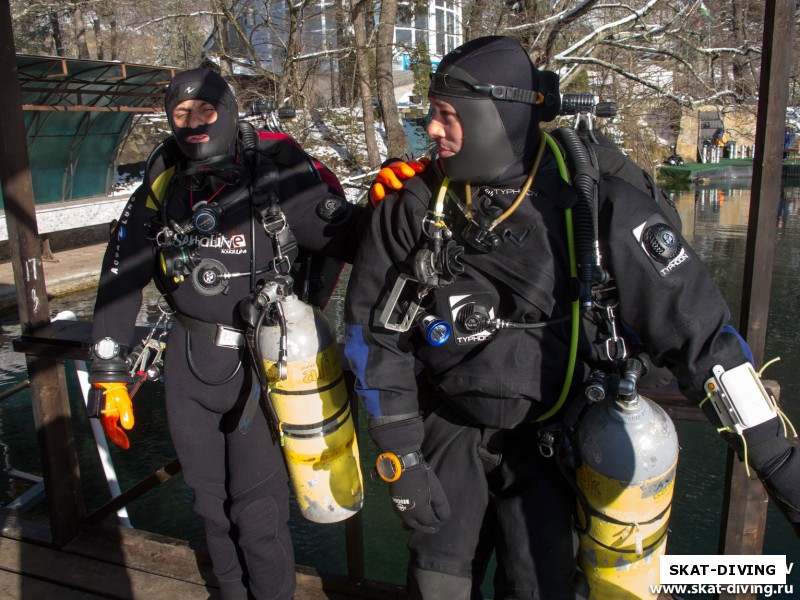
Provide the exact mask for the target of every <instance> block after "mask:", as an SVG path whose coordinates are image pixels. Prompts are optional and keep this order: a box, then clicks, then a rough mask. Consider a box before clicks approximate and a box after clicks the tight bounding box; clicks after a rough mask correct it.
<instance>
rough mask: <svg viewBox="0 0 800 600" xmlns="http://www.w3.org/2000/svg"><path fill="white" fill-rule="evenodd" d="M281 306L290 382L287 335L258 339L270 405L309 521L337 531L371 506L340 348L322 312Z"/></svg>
mask: <svg viewBox="0 0 800 600" xmlns="http://www.w3.org/2000/svg"><path fill="white" fill-rule="evenodd" d="M278 302H280V304H281V306H280V308H281V310H282V312H283V315H284V318H285V322H286V338H285V340H286V351H287V354H286V361H287V362H286V373H285V374H286V376H285V378H281V373H280V364H279V359H280V354H279V352H280V345H281V327H279V326H278V325H273V326H268V327H267V326H265V327H260V328H259V331H258V335H257V339H256V343H257V344H258V348H259V352H260V354H261V359H262V361H263V367H264V372H265V373H266V377H267V382H268V385H269V401H270V403H271V405H272V408H273V412H274V414H275V415H276V417H277V420H278V422H279V428H280V433H281V444H282V446H283V453H284V457H285V459H286V465H287V469H288V472H289V478H290V479H291V482H292V488H293V490H294V494H295V497H296V499H297V503H298V505H299V506H300V510H301V512H302V514H303V516H304V517H305V518H306V519H309V520H310V521H314V522H316V523H335V522H338V521H342V520H344V519H347V518H348V517H351V516H352V515H354V514H355V513H356V512H358V511H359V510H360V509H361V507H362V506H363V504H364V492H363V479H362V475H361V467H360V464H359V455H358V443H357V440H356V433H355V425H354V421H353V415H352V413H351V411H350V401H349V398H348V394H347V388H346V385H345V381H344V377H343V373H342V363H341V359H340V355H339V346H338V343H337V342H336V339H335V338H334V336H333V333H332V332H331V327H330V325H329V324H328V321H327V319H326V318H325V316H324V315H323V314H322V313H321V312H320V310H319V309H317V308H313V307H311V306H309V305H308V304H306V303H304V302H302V301H301V300H300V299H298V298H297V297H296V296H288V297H285V298H282V299H280V300H278Z"/></svg>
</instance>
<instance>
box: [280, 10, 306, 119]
mask: <svg viewBox="0 0 800 600" xmlns="http://www.w3.org/2000/svg"><path fill="white" fill-rule="evenodd" d="M306 4H307V2H300V3H298V4H294V3H293V2H292V0H286V10H287V12H288V15H289V34H288V37H287V39H286V58H285V60H284V61H283V77H281V78H279V84H278V90H279V93H278V105H281V103H282V102H283V99H284V98H286V97H287V96H289V97H290V98H291V104H293V105H294V106H295V107H297V108H305V106H306V105H305V98H304V96H303V93H302V90H301V86H300V76H299V74H298V65H297V60H296V59H297V56H298V55H299V54H300V21H301V19H302V14H303V9H304V8H305V5H306Z"/></svg>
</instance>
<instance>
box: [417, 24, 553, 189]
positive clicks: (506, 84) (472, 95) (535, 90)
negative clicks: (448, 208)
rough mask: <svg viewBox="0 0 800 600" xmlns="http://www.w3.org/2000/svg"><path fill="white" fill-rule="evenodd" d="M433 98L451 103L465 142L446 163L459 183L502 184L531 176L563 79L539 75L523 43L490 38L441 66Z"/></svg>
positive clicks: (461, 48)
mask: <svg viewBox="0 0 800 600" xmlns="http://www.w3.org/2000/svg"><path fill="white" fill-rule="evenodd" d="M428 96H429V97H431V98H438V99H440V100H444V101H445V102H448V103H449V104H451V105H452V106H453V108H455V110H456V112H457V113H458V117H459V119H460V121H461V127H462V130H463V135H464V137H463V140H462V144H461V149H460V150H459V152H458V153H457V154H455V155H454V156H450V157H447V158H443V159H441V166H442V169H443V170H444V173H445V174H446V175H447V176H448V177H449V178H450V179H451V180H453V181H470V182H472V183H477V184H492V183H502V182H506V181H509V180H512V179H515V178H517V177H519V176H520V175H523V174H525V173H527V172H528V170H529V169H530V167H531V166H532V164H533V159H534V156H535V154H536V150H537V148H538V145H539V121H540V120H542V117H543V116H545V115H544V114H543V113H548V114H547V116H546V118H552V116H549V113H551V112H552V110H551V109H550V108H548V109H545V98H547V101H548V102H549V103H550V104H553V103H554V102H555V100H554V98H557V97H558V77H557V76H556V75H555V74H554V73H550V72H541V73H540V72H539V70H538V69H537V68H536V67H535V66H534V64H533V63H532V62H531V60H530V58H529V57H528V53H527V52H526V51H525V49H524V48H523V47H522V46H521V45H520V43H519V42H518V41H517V40H515V39H513V38H510V37H505V36H487V37H482V38H477V39H474V40H471V41H469V42H467V43H466V44H463V45H462V46H459V47H458V48H456V49H455V50H453V51H452V52H450V53H449V54H447V55H446V56H445V57H444V58H443V59H442V61H441V62H440V63H439V66H438V68H437V69H436V73H435V74H434V75H433V77H432V78H431V86H430V88H429V90H428Z"/></svg>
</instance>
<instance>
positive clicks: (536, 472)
mask: <svg viewBox="0 0 800 600" xmlns="http://www.w3.org/2000/svg"><path fill="white" fill-rule="evenodd" d="M486 84H494V85H495V86H505V87H504V88H501V89H500V90H498V92H499V94H500V95H502V94H503V93H517V96H516V98H518V100H517V101H510V100H503V99H499V98H497V97H490V96H489V94H490V93H492V92H491V91H489V92H487V89H490V88H489V87H488V86H487V85H486ZM548 85H550V84H548V81H547V80H546V79H545V76H544V74H543V73H540V72H539V71H537V69H536V68H535V67H534V66H533V65H532V64H531V62H530V59H529V58H528V56H527V54H526V53H525V51H524V50H523V49H522V47H521V46H520V45H519V43H518V42H516V41H514V40H512V39H511V38H505V37H488V38H480V39H476V40H472V41H470V42H468V43H467V44H465V45H464V46H462V47H460V48H457V49H456V50H454V51H453V52H452V53H450V54H448V55H447V56H445V58H444V59H443V60H442V61H441V63H440V65H439V67H438V68H437V72H436V73H435V74H434V76H433V78H432V81H431V87H430V90H429V96H430V98H431V99H432V100H433V99H439V100H443V101H445V102H447V103H449V104H450V105H451V106H452V108H453V109H454V110H455V111H456V112H457V114H458V117H459V119H460V126H461V127H462V128H463V139H462V145H461V148H460V150H459V151H458V152H456V153H455V154H452V155H449V156H447V157H446V158H441V159H439V158H438V156H437V154H436V153H434V155H433V156H432V158H433V160H434V163H435V164H436V165H438V169H428V170H427V171H425V172H424V173H422V174H421V175H419V176H416V177H414V178H412V179H410V180H409V181H408V182H407V183H406V184H405V187H404V188H403V190H402V191H401V192H400V193H399V194H395V195H389V196H387V197H386V199H385V200H383V201H382V202H381V204H379V205H378V206H377V207H376V210H375V213H374V214H373V218H372V221H371V225H370V228H369V230H368V232H367V233H366V234H365V238H364V240H363V242H362V246H361V248H360V249H359V254H358V256H357V258H356V262H355V264H354V266H353V270H352V273H351V277H350V281H349V285H348V290H347V297H346V311H345V312H346V314H345V320H346V324H345V327H346V346H345V352H346V354H347V357H348V360H349V361H350V364H351V367H352V369H353V371H354V373H355V375H356V389H357V391H358V393H359V395H360V396H361V398H362V401H363V403H364V406H365V408H366V410H367V412H368V416H369V432H370V436H371V437H372V439H373V440H374V441H375V443H376V444H377V446H378V448H379V449H380V450H381V452H385V453H393V454H395V455H398V456H406V457H412V458H411V459H409V462H408V464H410V465H412V466H410V467H408V468H407V469H404V470H402V471H401V474H400V476H399V478H398V479H396V480H395V481H391V482H390V483H389V493H390V496H391V499H392V502H393V506H394V508H395V512H396V513H397V515H398V516H399V517H400V518H401V520H402V521H403V523H404V524H405V525H406V526H407V527H409V528H410V529H412V530H413V531H412V534H411V538H410V541H409V544H408V546H409V550H410V563H409V577H408V593H409V598H426V599H438V598H448V600H466V599H468V598H470V597H472V598H476V597H480V592H479V587H480V584H481V580H482V577H483V570H484V568H485V565H486V557H487V554H490V552H491V548H492V547H493V548H494V549H495V550H496V556H497V571H496V575H495V580H494V595H493V597H494V598H498V599H500V598H537V599H538V598H542V599H545V598H546V599H564V600H567V599H569V600H572V599H574V598H575V593H576V590H575V584H574V576H575V573H576V568H577V566H576V557H575V547H574V534H573V524H572V516H573V510H574V507H575V505H576V501H575V497H574V494H573V492H572V491H571V490H570V488H569V486H568V485H567V484H566V482H565V480H564V478H563V477H562V475H561V474H560V473H559V472H558V469H557V468H556V466H555V465H554V463H553V461H552V460H548V459H544V458H543V457H542V456H541V455H540V452H539V449H538V448H537V445H538V439H539V438H538V435H537V434H538V433H539V432H540V430H541V428H542V426H543V423H540V422H539V421H538V419H540V418H541V417H542V415H544V414H545V413H546V412H547V411H548V410H549V409H551V408H552V407H553V406H554V404H555V402H556V399H557V398H558V397H559V393H560V390H561V389H562V386H563V385H564V383H565V378H566V377H567V375H566V374H567V372H568V369H567V362H568V357H569V354H570V327H571V321H570V318H569V315H570V303H571V301H572V300H573V298H574V297H573V291H572V290H573V285H572V278H571V276H570V269H569V261H568V241H567V234H566V231H567V228H566V224H565V212H564V209H565V208H567V207H570V206H572V205H573V204H574V203H575V193H574V192H573V189H572V188H571V187H570V186H568V185H566V184H565V183H564V182H563V180H562V178H561V177H560V175H559V173H558V170H557V169H556V160H555V157H554V155H553V154H552V152H551V150H550V149H549V148H548V147H546V148H544V150H543V154H542V157H541V160H540V162H539V164H538V167H535V166H534V165H535V163H536V155H537V152H538V151H539V144H540V141H541V136H542V133H541V131H540V130H539V121H540V120H547V118H544V115H543V113H544V112H545V111H546V110H547V106H546V105H540V104H535V105H532V104H529V103H526V102H524V101H522V100H519V98H525V95H524V94H521V93H519V91H520V90H538V91H539V92H541V93H542V94H543V95H546V94H547V93H552V92H553V89H552V87H550V88H549V87H548ZM509 88H512V89H511V90H509ZM514 88H515V89H514ZM555 92H556V93H557V89H556V90H555ZM529 97H531V98H535V97H536V95H535V94H534V95H531V96H529ZM437 110H440V111H441V113H435V114H434V117H433V118H434V120H436V119H437V118H438V119H442V120H443V121H446V120H447V119H452V118H453V116H452V114H451V113H450V112H448V111H449V109H448V108H447V107H444V108H440V109H438V108H437ZM550 112H551V115H550V116H549V118H553V116H554V115H553V114H552V109H551V111H550ZM431 131H432V130H431V128H429V132H431ZM435 141H436V140H435ZM443 144H444V142H439V145H440V146H441V145H443ZM532 171H534V177H533V182H532V185H531V187H530V189H529V190H528V191H527V193H525V194H524V197H523V199H522V202H521V204H519V206H518V208H516V209H515V210H513V211H512V212H510V214H506V213H508V212H509V209H510V207H511V206H512V202H513V201H514V200H516V199H517V198H518V197H520V194H521V189H522V188H523V183H524V181H525V180H526V178H527V177H528V175H529V174H530V173H531V172H532ZM445 175H446V176H447V177H448V178H449V179H450V183H449V188H448V192H447V194H448V195H447V196H446V200H445V206H444V221H445V222H446V223H447V224H448V229H449V232H451V233H452V235H453V241H454V242H455V245H453V244H451V245H450V246H449V247H448V246H447V244H446V243H445V244H443V246H444V247H445V248H447V252H446V257H445V258H444V259H443V260H442V261H441V262H437V261H427V262H426V261H417V260H416V258H417V257H418V254H417V253H418V251H419V250H420V249H425V248H428V247H430V244H429V242H428V236H430V235H433V234H434V233H435V229H436V224H435V223H436V222H437V221H439V220H440V218H439V216H438V215H437V214H436V213H435V211H434V207H433V204H432V201H431V199H432V198H436V197H437V195H438V194H439V192H440V189H441V186H442V185H443V177H444V176H445ZM466 182H471V206H469V207H468V205H467V201H466V200H467V196H466V186H465V183H466ZM599 189H600V209H599V240H600V253H601V256H602V257H603V266H604V267H605V268H606V269H607V270H608V271H609V272H610V273H611V274H612V275H613V277H614V282H615V285H616V288H617V292H616V294H617V297H618V300H619V308H618V312H617V313H616V317H615V318H616V326H617V328H618V330H619V332H620V333H621V332H622V331H623V330H625V331H627V332H628V333H633V332H635V336H633V335H628V336H627V338H628V341H627V343H628V350H629V351H632V350H634V349H635V348H634V346H635V345H639V346H640V347H641V349H643V350H645V351H646V352H647V353H648V354H649V357H650V359H651V360H652V362H653V363H654V364H656V365H659V366H664V367H668V368H669V369H670V370H671V371H672V373H673V374H674V376H675V377H676V378H677V380H678V383H679V384H680V388H681V390H682V392H683V393H684V394H685V395H686V396H687V397H688V398H690V399H691V400H694V401H696V402H700V401H701V400H702V399H703V398H704V397H705V392H704V391H703V384H704V382H705V381H706V380H707V379H708V378H709V376H710V375H711V368H712V367H713V366H714V365H717V364H721V365H722V366H723V367H725V368H726V369H728V368H733V367H736V366H738V365H740V364H742V363H744V362H745V361H746V360H748V353H749V351H748V349H747V347H746V345H745V344H744V342H743V340H742V339H741V338H740V336H739V335H738V334H737V333H736V331H735V330H733V329H732V328H731V327H730V326H729V325H727V322H728V319H729V311H728V307H727V306H726V303H725V301H724V299H723V297H722V295H721V293H720V291H719V290H718V288H717V286H716V285H715V284H714V282H713V281H712V279H711V277H710V276H709V274H708V273H707V272H706V270H705V269H704V267H703V265H702V263H701V261H700V259H699V258H698V256H697V255H696V254H695V253H694V252H693V251H692V249H691V248H690V247H689V246H688V244H686V242H685V240H683V239H682V238H681V237H680V234H679V233H678V232H677V230H676V229H675V228H674V226H672V225H671V223H670V218H669V217H668V215H667V214H666V213H664V212H662V210H661V209H660V208H659V207H658V206H656V203H655V202H654V201H653V199H652V198H651V197H649V196H646V195H644V194H643V193H642V192H641V191H639V190H638V189H636V188H635V187H633V186H631V185H630V184H628V183H626V182H625V181H623V180H621V179H619V178H617V177H606V178H603V179H602V180H601V181H600V188H599ZM503 214H506V218H505V220H502V221H501V222H500V223H499V224H498V225H497V226H496V227H495V228H494V229H491V223H492V222H494V221H496V220H497V219H498V217H500V216H501V215H503ZM643 232H645V233H643ZM647 232H651V233H652V232H656V233H659V235H662V234H663V235H662V237H661V238H660V239H662V241H664V244H665V245H666V246H668V248H667V251H668V252H669V253H671V255H670V256H669V258H670V260H669V261H667V262H666V263H664V262H661V260H660V259H661V256H660V255H658V252H657V250H659V248H654V247H651V246H649V245H648V244H643V243H642V239H643V237H642V236H643V235H646V234H647ZM493 236H495V237H493ZM445 239H446V237H445ZM670 244H671V245H670ZM455 246H457V247H460V249H461V254H460V255H459V252H458V250H457V248H456V247H455ZM661 250H664V248H661ZM420 262H421V263H424V264H426V265H427V266H428V271H431V270H435V271H436V272H437V273H439V276H440V277H442V278H443V279H445V280H447V279H452V280H453V281H452V282H451V283H445V284H444V285H441V284H440V286H439V287H438V288H436V287H435V286H434V289H433V290H432V291H431V292H430V293H428V294H427V295H423V300H422V302H421V305H422V309H421V311H420V314H421V315H422V318H420V319H419V320H418V322H419V323H420V325H415V326H413V327H411V329H409V330H408V331H406V332H402V331H397V330H396V329H390V328H387V327H386V325H387V324H388V325H390V326H391V327H396V326H397V324H398V323H400V322H401V319H402V315H403V314H404V311H406V310H407V309H408V306H409V305H410V304H411V303H412V302H413V301H414V299H415V298H414V293H416V292H418V291H419V289H418V288H416V287H414V286H413V285H412V286H411V292H409V293H408V294H405V293H400V294H399V295H398V298H399V301H398V302H397V306H396V307H395V312H394V313H392V315H391V318H388V319H387V318H386V315H385V314H384V308H385V307H386V305H387V302H388V298H389V296H390V292H392V290H393V289H395V288H394V286H395V284H396V281H397V280H398V276H399V275H401V274H404V275H406V276H416V278H420V273H422V274H425V271H424V269H419V264H420ZM432 264H433V265H436V266H437V268H436V269H434V268H432V267H431V265H432ZM442 265H447V266H448V267H447V268H445V267H443V266H442ZM415 266H416V268H415ZM448 268H449V270H448ZM403 298H406V300H403ZM465 311H469V316H471V317H474V316H475V315H477V314H479V313H481V312H482V313H483V314H485V315H486V316H487V318H489V319H497V318H499V319H503V320H505V321H508V322H512V323H522V324H531V323H541V324H542V325H544V326H543V327H540V328H536V329H499V330H495V331H492V330H491V328H489V327H486V328H485V329H482V330H480V329H479V330H477V331H476V330H475V329H474V328H473V329H470V328H468V327H466V325H467V324H468V320H465V318H464V317H465V315H466V314H467V313H465ZM395 313H397V314H395ZM428 316H435V317H436V318H439V319H442V320H444V321H446V322H447V323H448V324H449V325H450V327H451V330H452V331H451V335H450V337H449V339H448V340H447V341H446V342H444V343H443V344H440V345H433V344H431V343H429V342H428V341H427V340H426V338H425V335H424V331H423V327H422V326H423V325H425V326H427V324H428V323H429V322H430V321H428V320H427V317H428ZM581 320H582V328H581V334H580V340H579V342H578V347H577V364H576V367H575V371H574V375H573V377H572V380H571V382H569V383H570V384H571V387H570V392H569V394H568V396H567V398H568V399H569V400H572V399H574V398H576V397H577V396H578V395H579V394H581V392H582V382H583V381H584V379H585V378H586V376H587V375H588V374H589V373H590V371H591V370H592V369H594V368H599V367H603V365H604V364H606V363H605V361H606V356H605V354H604V352H605V350H604V348H605V345H604V342H605V341H606V340H607V339H608V323H607V322H604V321H603V320H602V319H599V318H598V316H597V315H596V314H595V312H594V311H587V312H585V313H584V314H583V315H582V317H581ZM420 365H421V367H420ZM642 385H643V387H647V382H646V381H642ZM568 406H569V401H568V402H567V404H566V405H565V407H564V409H562V410H561V411H560V412H559V413H558V414H556V415H554V416H553V417H551V418H550V419H549V420H548V421H547V422H548V423H554V422H558V421H559V420H560V419H561V417H562V415H563V413H564V411H565V410H566V409H567V407H568ZM707 407H708V403H706V405H704V408H707ZM707 413H708V414H709V417H710V418H711V419H712V420H713V421H714V422H715V424H718V420H717V419H716V416H715V415H713V413H711V412H710V411H707ZM763 425H764V426H763V427H762V426H758V427H754V428H752V429H751V430H749V431H748V432H746V435H747V434H748V433H749V434H750V438H749V439H748V443H749V450H750V453H749V457H750V464H751V466H752V467H753V468H754V469H755V470H756V472H758V473H759V475H761V476H762V479H764V480H766V481H765V486H766V488H767V489H768V491H769V492H770V494H771V495H772V497H773V499H779V500H780V501H779V503H778V504H779V507H780V508H781V509H782V510H783V511H784V513H785V514H786V516H787V517H788V519H789V520H790V521H791V522H792V523H793V524H794V526H795V527H796V528H797V525H798V522H799V521H800V511H798V507H800V486H798V472H800V453H798V449H797V448H790V447H789V442H787V440H786V439H785V438H784V437H783V433H782V432H781V431H780V430H779V426H778V423H777V418H775V419H772V420H771V421H768V422H766V423H764V424H763ZM418 451H421V459H420V458H419V455H417V454H416V453H417V452H418ZM754 451H755V453H756V455H757V456H754V454H753V452H754ZM415 463H416V464H415ZM387 481H389V480H388V479H387ZM481 536H484V537H483V538H482V537H481ZM487 536H488V537H487ZM487 548H488V550H487Z"/></svg>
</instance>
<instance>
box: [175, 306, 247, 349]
mask: <svg viewBox="0 0 800 600" xmlns="http://www.w3.org/2000/svg"><path fill="white" fill-rule="evenodd" d="M175 319H176V320H177V321H178V322H179V323H180V324H181V325H183V328H184V329H186V331H188V332H189V333H197V334H199V335H202V336H203V337H205V338H207V339H210V340H212V341H213V342H214V345H215V346H219V347H221V348H242V347H243V346H244V342H245V339H244V331H243V330H241V329H236V328H235V327H229V326H227V325H221V324H220V323H207V322H206V321H201V320H200V319H195V318H193V317H189V316H187V315H184V314H182V313H179V312H176V313H175Z"/></svg>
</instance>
